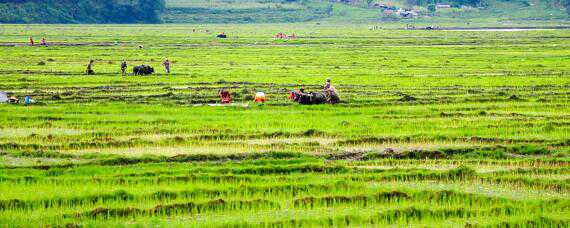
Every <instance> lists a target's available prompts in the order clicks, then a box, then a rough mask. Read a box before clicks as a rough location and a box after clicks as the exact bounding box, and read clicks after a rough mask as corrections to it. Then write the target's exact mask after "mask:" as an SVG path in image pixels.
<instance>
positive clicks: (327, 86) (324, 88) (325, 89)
mask: <svg viewBox="0 0 570 228" xmlns="http://www.w3.org/2000/svg"><path fill="white" fill-rule="evenodd" d="M330 88H331V78H327V80H326V82H325V85H324V86H323V91H327V90H329V89H330Z"/></svg>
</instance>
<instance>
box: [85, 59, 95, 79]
mask: <svg viewBox="0 0 570 228" xmlns="http://www.w3.org/2000/svg"><path fill="white" fill-rule="evenodd" d="M93 63H95V60H89V64H87V70H86V71H85V72H86V73H87V74H88V75H93V74H95V71H93Z"/></svg>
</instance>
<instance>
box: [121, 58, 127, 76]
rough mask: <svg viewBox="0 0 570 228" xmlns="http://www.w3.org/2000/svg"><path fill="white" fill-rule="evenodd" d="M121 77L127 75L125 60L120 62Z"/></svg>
mask: <svg viewBox="0 0 570 228" xmlns="http://www.w3.org/2000/svg"><path fill="white" fill-rule="evenodd" d="M121 75H123V76H125V75H127V61H125V60H123V62H121Z"/></svg>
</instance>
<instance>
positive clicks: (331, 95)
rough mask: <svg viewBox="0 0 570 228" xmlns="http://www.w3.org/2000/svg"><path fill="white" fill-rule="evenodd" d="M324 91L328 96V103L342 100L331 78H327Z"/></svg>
mask: <svg viewBox="0 0 570 228" xmlns="http://www.w3.org/2000/svg"><path fill="white" fill-rule="evenodd" d="M323 93H324V95H325V97H326V100H327V103H329V104H336V103H338V102H339V101H340V98H339V96H338V92H337V91H336V89H335V88H334V86H333V85H332V84H331V79H330V78H327V81H326V83H325V86H324V88H323Z"/></svg>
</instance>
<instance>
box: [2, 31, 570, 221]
mask: <svg viewBox="0 0 570 228" xmlns="http://www.w3.org/2000/svg"><path fill="white" fill-rule="evenodd" d="M206 30H208V32H206ZM0 31H1V35H0V53H2V54H0V91H3V92H6V93H7V94H8V95H9V96H17V97H19V98H20V99H21V100H23V97H24V96H26V95H29V96H31V97H32V99H34V100H35V101H36V103H34V104H31V105H27V106H26V105H23V104H17V105H16V104H0V192H2V194H0V224H14V225H15V226H30V225H32V226H50V225H54V226H101V225H104V224H105V225H114V226H130V225H142V226H207V227H216V226H223V227H227V226H235V227H239V226H263V227H267V226H319V227H321V226H334V227H338V226H354V227H364V226H389V225H392V226H411V225H417V226H447V227H456V226H539V227H542V226H552V227H564V226H567V225H568V223H569V221H568V218H569V217H570V213H569V210H568V208H569V205H570V199H569V187H568V184H569V177H570V172H569V167H570V166H569V163H570V160H569V159H568V158H569V153H570V105H569V104H570V39H568V37H570V30H520V31H509V32H502V31H477V32H473V31H447V30H434V31H420V30H370V29H369V26H364V25H362V26H349V25H332V24H326V23H323V24H320V25H316V24H283V25H279V24H261V25H209V26H207V25H201V26H194V25H144V26H141V25H138V26H135V25H84V26H73V25H30V26H21V25H0ZM218 32H225V33H226V34H228V38H227V39H217V38H215V35H216V34H217V33H218ZM277 32H287V33H292V32H294V33H296V35H297V38H296V39H290V40H282V39H274V38H273V35H274V34H275V33H277ZM29 36H34V37H41V36H46V37H47V39H48V40H47V41H48V47H40V46H34V47H30V46H29V45H27V44H26V42H27V40H28V38H29ZM165 58H168V59H169V60H170V61H171V62H172V64H171V67H172V72H171V73H170V74H166V73H165V72H164V69H163V68H162V67H161V62H162V61H163V60H164V59H165ZM89 60H95V63H94V67H93V69H94V71H95V75H86V74H85V68H86V65H87V63H88V62H89ZM123 60H125V61H127V63H128V69H129V71H130V70H131V68H132V67H133V66H136V65H141V64H149V65H151V66H153V67H154V68H155V71H156V73H155V74H153V75H150V76H128V75H127V76H121V73H120V64H121V62H122V61H123ZM326 78H331V79H332V84H333V85H334V86H335V87H336V89H337V90H338V92H339V93H340V97H341V102H340V103H339V104H335V105H310V106H305V105H300V104H297V103H295V102H292V101H290V100H289V99H288V96H289V94H288V92H289V91H291V90H296V89H299V88H300V87H301V86H305V89H306V90H307V91H320V90H322V86H323V84H324V81H325V79H326ZM221 88H225V89H228V90H229V91H230V93H231V95H232V98H233V100H234V102H235V103H238V104H243V105H238V106H228V107H223V106H222V107H220V106H209V105H208V104H216V103H220V101H219V100H220V98H219V96H218V94H217V93H218V90H220V89H221ZM259 91H262V92H264V93H265V94H267V98H268V102H266V103H265V104H262V105H259V104H255V103H253V97H254V95H255V93H256V92H259Z"/></svg>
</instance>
